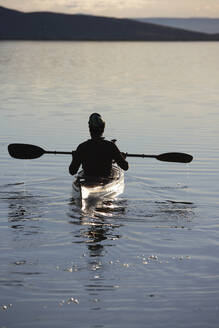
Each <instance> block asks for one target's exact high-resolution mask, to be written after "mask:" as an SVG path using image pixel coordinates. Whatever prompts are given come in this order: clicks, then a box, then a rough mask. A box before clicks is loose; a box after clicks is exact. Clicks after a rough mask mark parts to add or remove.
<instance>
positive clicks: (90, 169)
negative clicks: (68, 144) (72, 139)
mask: <svg viewBox="0 0 219 328" xmlns="http://www.w3.org/2000/svg"><path fill="white" fill-rule="evenodd" d="M113 160H114V161H115V162H117V164H118V165H119V166H120V167H121V168H122V169H124V170H127V169H128V163H127V162H126V161H125V159H124V158H123V157H122V155H121V153H120V151H119V149H118V148H117V146H116V145H115V144H114V143H113V142H111V141H107V140H104V139H103V138H94V139H90V140H88V141H85V142H83V143H82V144H80V145H79V146H78V148H77V150H76V152H75V154H74V156H73V162H72V168H73V170H74V169H75V170H77V169H78V168H79V166H80V165H81V164H82V168H83V170H84V173H85V175H88V176H101V177H108V176H109V175H110V173H111V168H112V162H113Z"/></svg>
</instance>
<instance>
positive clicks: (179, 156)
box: [156, 153, 193, 163]
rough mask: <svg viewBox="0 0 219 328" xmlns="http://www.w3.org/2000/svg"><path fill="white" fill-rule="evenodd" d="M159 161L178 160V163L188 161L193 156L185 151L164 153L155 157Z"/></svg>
mask: <svg viewBox="0 0 219 328" xmlns="http://www.w3.org/2000/svg"><path fill="white" fill-rule="evenodd" d="M156 158H157V159H158V160H159V161H163V162H178V163H190V162H191V161H192V160H193V157H192V156H191V155H189V154H185V153H165V154H161V155H158V156H157V157H156Z"/></svg>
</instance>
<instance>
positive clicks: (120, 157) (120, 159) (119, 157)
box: [113, 145, 129, 171]
mask: <svg viewBox="0 0 219 328" xmlns="http://www.w3.org/2000/svg"><path fill="white" fill-rule="evenodd" d="M114 147H115V148H114V158H113V159H114V160H115V161H116V163H117V164H118V165H119V166H120V167H121V168H122V169H123V170H124V171H127V170H128V168H129V163H128V162H127V161H126V160H125V154H124V153H121V152H120V151H119V149H118V148H117V146H116V145H114Z"/></svg>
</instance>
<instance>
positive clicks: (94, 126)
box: [88, 113, 105, 138]
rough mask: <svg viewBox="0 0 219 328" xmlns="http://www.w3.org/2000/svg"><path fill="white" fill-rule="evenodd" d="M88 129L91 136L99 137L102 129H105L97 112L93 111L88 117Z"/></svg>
mask: <svg viewBox="0 0 219 328" xmlns="http://www.w3.org/2000/svg"><path fill="white" fill-rule="evenodd" d="M88 125H89V129H90V134H91V137H92V138H95V137H101V136H102V134H103V132H104V129H105V122H104V120H103V119H102V117H101V115H100V114H98V113H93V114H91V115H90V117H89V122H88Z"/></svg>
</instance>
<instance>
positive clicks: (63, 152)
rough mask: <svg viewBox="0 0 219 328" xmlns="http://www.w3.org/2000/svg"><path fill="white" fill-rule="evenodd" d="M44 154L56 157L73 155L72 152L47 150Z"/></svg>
mask: <svg viewBox="0 0 219 328" xmlns="http://www.w3.org/2000/svg"><path fill="white" fill-rule="evenodd" d="M44 154H54V155H72V152H70V151H56V150H54V151H51V150H45V151H44Z"/></svg>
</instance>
